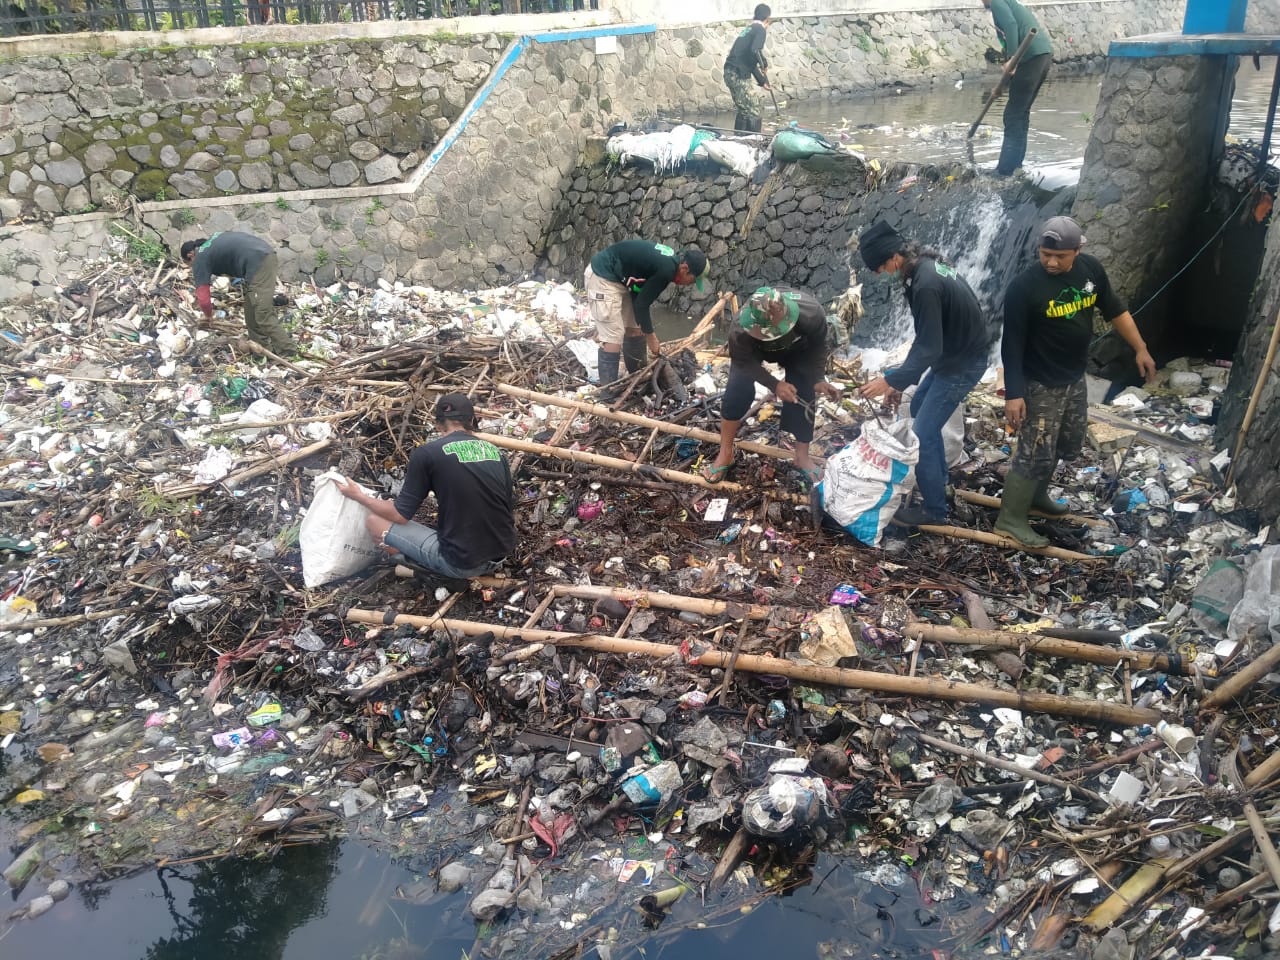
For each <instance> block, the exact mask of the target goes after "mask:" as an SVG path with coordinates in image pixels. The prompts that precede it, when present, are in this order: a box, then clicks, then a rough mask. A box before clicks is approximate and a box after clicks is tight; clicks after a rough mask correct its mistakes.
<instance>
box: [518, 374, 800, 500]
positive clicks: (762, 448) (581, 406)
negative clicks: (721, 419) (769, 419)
mask: <svg viewBox="0 0 1280 960" xmlns="http://www.w3.org/2000/svg"><path fill="white" fill-rule="evenodd" d="M497 391H498V392H499V393H505V394H506V395H507V396H510V397H519V398H520V399H522V400H530V401H532V402H533V403H541V404H546V405H548V406H556V407H564V408H566V409H568V410H579V411H581V412H582V413H589V414H591V415H592V416H593V417H601V418H603V419H605V420H614V421H617V422H618V423H630V424H633V425H635V426H637V427H649V428H650V429H652V430H660V431H662V432H663V433H670V434H672V435H674V436H677V437H689V438H691V439H694V440H702V441H704V442H706V443H719V442H720V434H718V433H712V432H711V431H710V430H700V429H698V428H697V427H688V426H684V425H683V424H679V423H668V422H667V421H665V420H655V419H653V418H652V417H642V416H640V415H639V414H637V413H627V412H625V411H623V410H610V409H609V408H608V407H606V406H605V405H604V404H600V403H588V402H587V401H585V400H573V399H570V398H569V397H556V396H552V395H551V394H549V393H537V392H536V391H533V390H525V389H523V388H522V387H513V386H511V384H509V383H500V384H498V386H497ZM734 446H735V447H736V448H737V449H739V450H745V451H746V452H747V453H758V454H761V455H762V456H766V457H774V458H776V459H778V460H791V459H794V457H795V454H794V453H793V452H792V451H791V450H783V449H782V448H781V447H775V446H772V445H770V444H767V443H753V442H752V441H750V440H739V441H736V442H735V443H734ZM718 486H723V484H718Z"/></svg>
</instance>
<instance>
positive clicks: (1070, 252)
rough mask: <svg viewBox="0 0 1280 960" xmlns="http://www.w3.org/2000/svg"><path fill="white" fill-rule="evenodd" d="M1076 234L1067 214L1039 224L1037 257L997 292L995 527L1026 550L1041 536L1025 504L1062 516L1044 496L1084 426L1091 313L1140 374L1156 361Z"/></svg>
mask: <svg viewBox="0 0 1280 960" xmlns="http://www.w3.org/2000/svg"><path fill="white" fill-rule="evenodd" d="M1084 239H1085V238H1084V234H1083V233H1082V232H1081V230H1080V224H1078V223H1076V222H1075V221H1074V220H1072V219H1071V218H1070V217H1050V218H1049V219H1048V220H1047V221H1045V225H1044V226H1043V227H1042V228H1041V230H1040V242H1039V262H1038V263H1033V264H1032V265H1031V266H1029V267H1027V269H1025V270H1023V271H1022V273H1020V274H1018V275H1017V276H1016V277H1014V278H1013V282H1012V283H1010V284H1009V288H1008V289H1007V290H1006V291H1005V294H1004V343H1003V344H1002V345H1001V348H1000V352H1001V355H1002V357H1003V359H1004V396H1005V402H1004V412H1005V419H1006V420H1008V421H1009V426H1010V427H1012V428H1013V429H1014V430H1016V431H1017V433H1018V446H1017V448H1016V449H1015V450H1014V453H1013V460H1012V462H1011V464H1010V466H1009V475H1008V476H1007V477H1005V481H1004V493H1003V496H1002V497H1001V502H1000V516H999V518H998V519H997V520H996V525H995V526H996V529H997V530H999V531H1001V532H1002V533H1007V534H1008V535H1009V536H1011V537H1013V538H1014V539H1015V540H1017V541H1019V542H1021V543H1023V544H1025V545H1026V546H1028V547H1043V546H1045V545H1046V544H1048V542H1049V541H1048V540H1047V539H1046V538H1045V537H1042V536H1041V535H1040V534H1038V533H1036V532H1035V531H1034V530H1032V529H1031V526H1030V525H1029V524H1028V523H1027V513H1028V511H1029V510H1030V509H1031V508H1033V507H1034V508H1035V509H1037V510H1039V511H1040V512H1041V513H1047V514H1050V515H1054V514H1063V513H1066V512H1067V507H1066V505H1065V504H1062V503H1059V502H1058V501H1056V500H1053V499H1050V497H1049V492H1048V491H1049V481H1050V480H1051V479H1052V477H1053V471H1054V469H1055V468H1056V467H1057V465H1058V460H1059V458H1061V459H1064V460H1070V459H1072V458H1074V457H1077V456H1079V455H1080V450H1081V447H1082V445H1083V443H1084V434H1085V430H1086V428H1087V427H1088V419H1089V408H1088V396H1087V393H1086V391H1085V383H1084V371H1085V367H1086V365H1087V364H1088V362H1089V344H1090V342H1091V341H1092V340H1093V311H1094V310H1095V308H1096V309H1099V310H1101V311H1102V316H1103V318H1104V319H1106V320H1109V321H1110V322H1111V324H1112V325H1113V326H1114V327H1115V328H1116V331H1117V332H1118V333H1119V334H1120V336H1121V337H1123V338H1124V341H1125V343H1127V344H1129V346H1131V347H1132V348H1133V351H1134V360H1135V362H1136V363H1137V365H1138V371H1139V372H1140V373H1141V374H1142V375H1143V377H1145V378H1146V379H1147V380H1150V379H1151V378H1152V377H1154V376H1155V373H1156V362H1155V360H1153V359H1152V358H1151V354H1150V353H1149V352H1148V351H1147V345H1146V342H1145V341H1144V340H1143V339H1142V334H1141V333H1140V332H1139V331H1138V326H1137V324H1136V323H1134V321H1133V317H1132V316H1131V315H1130V313H1129V310H1128V308H1127V307H1126V306H1125V303H1124V301H1123V300H1122V299H1121V298H1120V296H1119V295H1118V294H1117V293H1116V292H1115V291H1114V290H1113V289H1112V288H1111V281H1110V280H1109V279H1108V278H1107V272H1106V270H1104V269H1103V267H1102V263H1101V262H1100V261H1099V260H1098V258H1097V257H1091V256H1090V255H1089V254H1087V253H1082V252H1081V247H1083V246H1084Z"/></svg>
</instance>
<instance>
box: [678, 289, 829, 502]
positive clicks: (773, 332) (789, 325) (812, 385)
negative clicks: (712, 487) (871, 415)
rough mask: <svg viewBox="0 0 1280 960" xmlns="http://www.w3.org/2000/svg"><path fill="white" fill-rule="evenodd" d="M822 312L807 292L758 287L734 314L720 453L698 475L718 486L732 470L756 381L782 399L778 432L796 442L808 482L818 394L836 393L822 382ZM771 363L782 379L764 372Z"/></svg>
mask: <svg viewBox="0 0 1280 960" xmlns="http://www.w3.org/2000/svg"><path fill="white" fill-rule="evenodd" d="M829 329H830V328H829V325H828V323H827V311H826V310H825V309H823V306H822V304H821V303H819V302H818V301H817V300H815V299H814V298H813V297H812V296H810V295H809V294H807V293H803V292H801V291H799V290H788V289H784V288H775V287H761V288H760V289H759V290H757V291H756V292H755V293H754V294H753V295H752V297H751V300H750V301H749V302H748V303H747V305H746V306H745V307H743V308H742V312H741V313H740V314H739V316H738V326H737V328H736V329H734V330H733V332H732V333H730V334H729V382H728V384H727V385H726V386H725V390H724V397H723V399H722V400H721V401H720V452H719V453H718V454H717V455H716V458H715V460H714V461H713V462H712V463H709V464H707V465H706V466H705V467H703V468H702V477H703V479H704V480H707V481H708V482H709V483H719V482H720V481H721V480H723V479H724V478H725V475H726V474H727V473H728V472H729V470H730V468H731V467H732V466H733V444H734V441H735V440H736V439H737V437H738V429H739V428H740V427H741V426H742V418H743V417H744V416H746V413H747V410H749V409H750V408H751V403H752V401H753V400H755V395H756V390H755V385H756V384H757V383H759V384H763V385H764V386H765V387H767V388H768V389H770V390H772V391H773V392H774V393H775V394H777V397H778V399H779V400H781V401H782V429H784V430H786V431H788V432H789V433H791V434H792V435H794V436H795V438H796V450H795V465H796V469H797V470H799V471H800V472H801V473H803V474H804V475H805V476H806V477H807V478H808V479H809V481H810V482H812V483H817V481H818V480H819V479H820V478H821V471H820V470H819V468H818V466H817V464H815V463H814V462H813V459H812V458H811V457H810V456H809V443H810V441H811V440H813V421H814V412H815V407H814V404H815V399H816V396H817V395H818V394H821V395H822V396H824V397H826V398H827V399H830V400H838V399H839V398H840V393H839V391H838V390H836V388H835V387H833V386H832V385H831V384H829V383H827V382H826V380H825V379H824V378H825V376H826V369H827V360H828V358H829V357H830V355H831V343H830V338H829V333H828V331H829ZM766 362H768V363H776V364H778V365H779V366H781V367H782V369H783V371H784V372H785V377H786V379H784V380H779V379H778V378H777V377H775V376H774V375H773V374H771V373H769V371H768V370H766V369H765V368H764V364H765V363H766Z"/></svg>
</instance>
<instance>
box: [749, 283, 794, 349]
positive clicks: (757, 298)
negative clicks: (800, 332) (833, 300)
mask: <svg viewBox="0 0 1280 960" xmlns="http://www.w3.org/2000/svg"><path fill="white" fill-rule="evenodd" d="M779 303H780V304H782V306H783V307H784V309H783V312H782V319H780V320H778V321H777V322H776V323H775V322H774V321H773V319H772V317H771V314H772V313H774V312H776V308H775V306H774V305H775V304H779ZM799 316H800V304H799V302H798V298H797V297H796V295H795V294H790V295H788V294H786V293H784V292H783V291H781V290H777V289H775V288H774V287H761V288H760V289H758V290H757V291H756V292H755V293H753V294H752V295H751V299H750V300H748V301H747V305H746V306H745V307H743V308H742V312H741V313H740V314H738V326H740V327H742V329H743V330H745V331H747V333H749V334H751V336H753V337H755V338H756V339H757V340H764V341H765V342H768V341H770V340H779V339H781V338H782V337H785V336H786V335H787V334H788V333H790V332H791V331H792V329H793V328H794V327H795V325H796V320H797V319H798V318H799Z"/></svg>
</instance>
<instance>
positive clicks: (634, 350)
mask: <svg viewBox="0 0 1280 960" xmlns="http://www.w3.org/2000/svg"><path fill="white" fill-rule="evenodd" d="M622 359H623V361H625V362H626V364H627V373H635V372H636V371H637V370H639V369H640V368H641V367H643V366H644V365H645V364H646V363H648V362H649V345H648V343H646V342H645V339H644V337H623V338H622Z"/></svg>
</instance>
